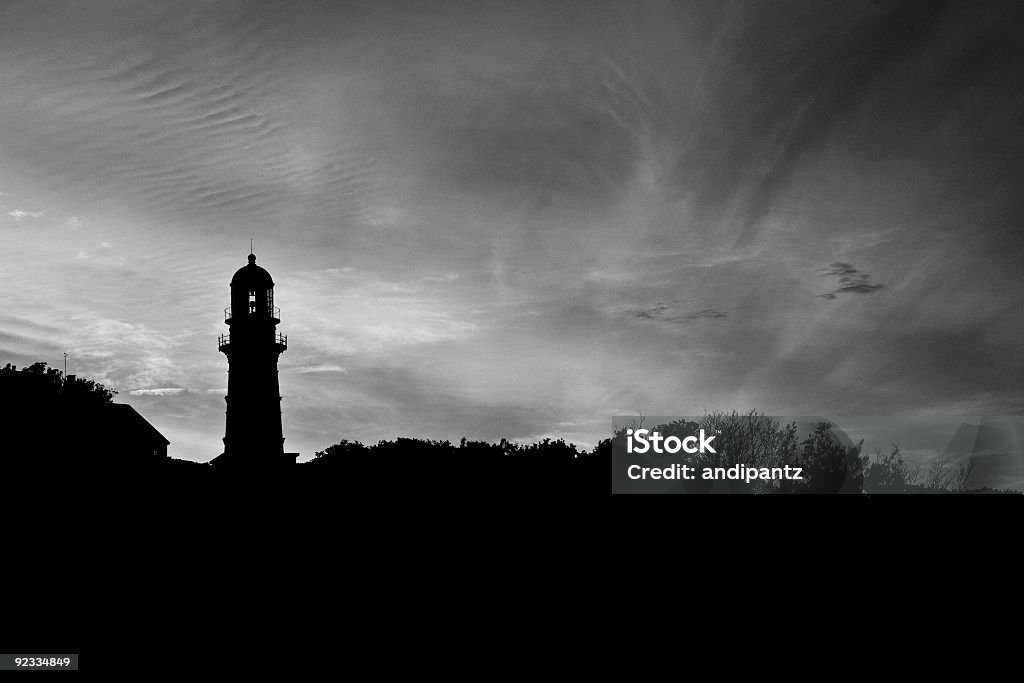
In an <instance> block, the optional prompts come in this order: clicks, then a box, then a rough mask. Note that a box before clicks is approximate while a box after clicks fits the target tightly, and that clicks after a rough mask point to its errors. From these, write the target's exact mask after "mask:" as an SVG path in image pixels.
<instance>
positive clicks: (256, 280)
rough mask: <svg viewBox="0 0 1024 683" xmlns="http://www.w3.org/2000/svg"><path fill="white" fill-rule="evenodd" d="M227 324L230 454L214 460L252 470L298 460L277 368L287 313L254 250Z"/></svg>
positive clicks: (221, 342) (235, 286)
mask: <svg viewBox="0 0 1024 683" xmlns="http://www.w3.org/2000/svg"><path fill="white" fill-rule="evenodd" d="M224 322H225V323H226V324H227V325H228V327H229V328H230V330H229V333H228V334H222V335H221V336H220V338H219V339H218V348H219V349H220V351H221V353H223V354H224V355H225V356H227V359H228V393H227V396H225V397H224V400H225V401H226V402H227V409H226V413H227V419H226V426H225V431H224V453H223V454H221V455H220V456H218V457H216V458H214V459H213V461H212V464H213V465H214V467H218V468H225V467H232V468H236V467H243V468H246V469H251V468H255V467H265V466H275V465H280V464H287V463H294V462H295V458H296V457H297V456H298V454H297V453H285V452H284V435H283V433H282V428H281V389H280V385H279V382H278V370H277V360H278V357H279V356H280V355H281V354H282V353H283V352H284V351H285V350H286V349H287V348H288V338H287V337H286V336H285V335H283V334H281V333H280V332H278V331H277V325H278V324H279V323H280V322H281V311H280V309H279V308H277V307H276V306H274V280H273V279H272V278H271V277H270V273H268V272H267V271H266V270H264V269H263V268H261V267H260V266H257V265H256V256H255V255H253V254H249V264H248V265H246V266H243V267H242V268H239V269H238V271H237V272H236V273H235V276H234V277H233V278H231V306H229V307H228V308H226V309H224Z"/></svg>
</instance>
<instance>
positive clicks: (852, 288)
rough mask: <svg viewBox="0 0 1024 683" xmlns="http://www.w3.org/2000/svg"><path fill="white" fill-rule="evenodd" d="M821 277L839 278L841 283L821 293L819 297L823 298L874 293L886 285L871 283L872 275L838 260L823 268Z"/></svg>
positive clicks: (838, 280)
mask: <svg viewBox="0 0 1024 683" xmlns="http://www.w3.org/2000/svg"><path fill="white" fill-rule="evenodd" d="M820 277H834V278H837V282H838V285H839V286H838V287H837V288H836V289H834V290H832V291H831V292H825V293H824V294H819V295H818V298H821V299H835V298H836V297H837V296H838V295H840V294H874V293H875V292H877V291H878V290H880V289H882V287H883V286H884V285H879V284H873V283H871V281H870V280H871V276H870V275H868V274H867V273H863V272H861V271H859V270H857V269H856V268H854V267H853V266H852V265H851V264H849V263H846V262H844V261H836V262H835V263H833V264H831V265H830V266H829V267H828V268H825V269H823V272H822V273H821V274H820Z"/></svg>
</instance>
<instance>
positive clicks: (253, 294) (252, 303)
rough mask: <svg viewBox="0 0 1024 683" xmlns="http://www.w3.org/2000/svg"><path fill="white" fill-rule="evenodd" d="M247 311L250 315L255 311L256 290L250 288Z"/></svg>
mask: <svg viewBox="0 0 1024 683" xmlns="http://www.w3.org/2000/svg"><path fill="white" fill-rule="evenodd" d="M249 313H250V315H251V314H254V313H256V290H255V289H250V290H249Z"/></svg>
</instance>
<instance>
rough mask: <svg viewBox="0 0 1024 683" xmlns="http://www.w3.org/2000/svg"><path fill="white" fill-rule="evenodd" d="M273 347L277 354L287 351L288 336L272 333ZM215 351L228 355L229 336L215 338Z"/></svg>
mask: <svg viewBox="0 0 1024 683" xmlns="http://www.w3.org/2000/svg"><path fill="white" fill-rule="evenodd" d="M274 347H275V348H276V350H277V352H278V353H280V352H282V351H287V350H288V335H286V334H281V333H280V332H275V333H274ZM217 350H218V351H220V352H222V353H228V352H230V351H231V335H230V334H222V335H220V336H219V337H217Z"/></svg>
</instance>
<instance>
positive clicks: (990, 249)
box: [0, 0, 1024, 462]
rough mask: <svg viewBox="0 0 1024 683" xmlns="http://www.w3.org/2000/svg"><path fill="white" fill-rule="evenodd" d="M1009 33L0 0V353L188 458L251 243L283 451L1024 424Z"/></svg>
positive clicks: (883, 14) (792, 11)
mask: <svg viewBox="0 0 1024 683" xmlns="http://www.w3.org/2000/svg"><path fill="white" fill-rule="evenodd" d="M1022 34H1024V6H1020V5H1019V3H1012V2H992V3H985V4H984V5H983V6H979V5H976V4H970V3H956V2H951V3H945V4H941V3H938V4H928V5H922V4H920V3H916V2H909V1H908V2H894V3H886V4H882V5H880V4H879V3H875V2H871V1H870V0H865V1H864V2H828V3H813V4H808V3H786V2H783V3H773V4H772V5H770V6H766V5H763V4H760V3H743V2H736V3H729V4H725V3H717V2H688V3H657V2H652V3H644V4H642V5H627V4H625V3H572V2H568V3H564V4H563V3H560V4H558V5H557V6H551V5H550V4H545V3H540V2H536V3H531V2H527V3H497V2H495V3H484V4H483V5H475V4H468V3H461V2H440V3H436V4H431V5H429V6H402V7H396V6H384V5H382V4H379V3H351V4H346V5H345V6H344V7H339V6H336V5H333V4H330V3H308V4H307V3H303V4H302V5H301V6H300V7H288V6H284V5H281V4H278V3H271V2H255V3H252V2H250V3H236V2H218V3H215V4H209V3H182V4H175V5H174V6H173V7H168V6H165V5H164V4H161V3H158V2H133V3H129V4H127V5H125V4H121V3H116V4H115V3H91V4H89V5H80V4H70V3H60V2H39V1H33V2H11V3H4V5H3V6H2V7H0V89H2V92H3V93H4V98H3V100H2V101H0V130H2V131H4V136H3V138H2V140H3V142H2V144H0V208H2V209H3V210H2V211H0V235H2V239H3V245H4V246H3V251H2V252H0V297H2V298H0V303H2V308H0V364H3V363H8V362H9V363H14V364H16V365H18V366H19V367H21V366H25V365H30V364H32V363H34V362H36V361H44V362H47V363H48V365H49V366H50V367H54V368H58V369H62V368H63V360H64V359H63V353H64V352H68V353H69V354H70V355H69V357H68V366H67V367H68V373H69V374H73V375H77V376H80V377H86V378H89V379H94V380H96V381H98V382H101V383H103V384H104V385H105V386H107V387H109V388H111V389H114V390H116V391H117V392H118V395H117V397H116V400H117V401H119V402H124V403H128V404H130V405H132V406H133V407H135V408H136V409H137V410H138V411H139V412H140V413H141V414H142V415H143V416H144V417H145V418H146V419H147V420H149V421H150V422H151V423H152V424H153V425H154V426H155V427H156V428H157V429H158V430H159V431H161V432H162V433H163V434H164V435H165V436H166V437H167V438H168V439H170V441H171V446H170V449H169V453H170V455H171V456H172V457H175V458H180V459H187V460H195V461H198V462H206V461H208V460H210V459H212V458H213V457H215V456H216V455H218V454H219V453H220V452H222V451H223V444H222V441H221V438H222V437H223V436H224V426H225V425H224V409H225V408H224V400H223V396H224V392H225V390H226V376H227V375H226V373H227V362H226V361H225V359H224V357H223V355H222V354H220V353H219V352H218V350H217V344H216V339H217V336H218V335H219V334H222V333H226V332H227V331H228V328H227V326H225V325H224V321H223V309H224V308H225V307H226V306H228V305H229V303H230V302H229V300H228V299H229V290H228V282H229V280H230V278H231V276H232V274H233V273H234V272H235V271H236V270H237V269H238V268H240V267H241V266H243V265H245V262H246V256H247V255H248V253H249V249H250V242H249V240H250V239H253V240H254V244H253V253H255V254H256V256H257V259H258V263H259V265H261V266H262V267H264V268H266V269H267V270H268V271H269V272H270V274H271V276H272V277H273V278H274V280H275V283H276V286H275V290H274V294H275V305H276V306H279V307H280V308H281V323H280V325H279V326H278V331H279V332H281V333H283V334H286V335H288V342H289V344H288V350H287V351H286V352H285V353H284V354H282V356H281V359H280V363H279V370H280V383H281V392H282V395H283V397H284V399H283V402H282V405H283V428H284V436H285V438H286V441H285V450H287V451H289V452H296V451H297V452H300V453H301V458H300V460H301V461H306V460H308V459H310V458H311V457H312V456H313V453H314V452H316V451H320V450H324V449H325V448H327V447H328V446H330V445H332V444H335V443H338V442H339V441H341V440H342V439H348V440H350V441H361V442H363V443H375V442H376V441H377V440H379V439H394V438H398V437H404V436H405V437H413V438H423V439H438V440H446V439H447V440H450V441H452V442H454V443H458V441H459V439H461V438H462V437H466V438H468V439H470V440H482V441H488V442H498V441H499V440H501V439H502V438H505V439H508V440H509V441H515V442H520V443H523V442H526V443H528V442H534V441H538V440H541V439H543V438H545V437H549V438H552V439H558V438H563V439H565V440H566V441H568V442H571V443H574V444H578V445H585V446H587V445H589V446H593V445H594V444H596V443H597V442H598V441H599V440H600V439H601V438H605V437H606V436H607V435H608V432H609V430H610V427H611V423H612V420H613V418H614V417H615V416H620V415H632V414H636V413H638V412H639V413H643V414H647V415H697V414H701V413H703V412H706V411H708V410H715V409H724V410H737V411H740V412H744V411H746V410H749V409H756V410H760V411H762V412H764V413H766V414H769V415H825V416H827V415H836V416H843V415H847V416H852V415H872V416H891V417H892V418H894V419H895V418H900V419H903V420H905V421H906V423H907V424H908V425H927V424H932V423H933V422H934V423H941V422H942V421H943V420H953V419H957V416H960V415H970V416H998V415H1024V392H1022V390H1021V386H1020V381H1019V378H1020V377H1021V376H1024V357H1022V355H1021V353H1020V351H1019V346H1020V339H1021V338H1024V334H1022V333H1024V305H1022V303H1024V301H1022V295H1021V291H1022V290H1021V287H1020V283H1021V281H1022V280H1024V262H1022V260H1021V259H1020V254H1021V253H1022V252H1024V231H1021V230H1020V224H1021V218H1022V217H1024V197H1021V195H1020V193H1019V192H1017V189H1016V188H1017V187H1018V186H1019V184H1020V182H1021V181H1022V180H1024V178H1022V177H1021V175H1022V173H1024V170H1022V169H1021V168H1020V164H1019V163H1018V159H1019V157H1020V154H1021V152H1022V150H1024V128H1022V127H1021V125H1020V124H1019V121H1020V120H1021V119H1022V118H1024V116H1022V115H1024V96H1022V95H1021V94H1020V93H1022V92H1024V89H1022V88H1021V86H1022V85H1024V35H1022ZM929 421H932V422H929ZM914 429H917V427H914ZM923 429H924V428H923V427H922V428H921V430H923ZM942 429H945V427H943V428H942ZM943 433H944V432H943ZM854 436H856V435H854ZM896 436H899V435H896ZM857 438H859V437H857ZM878 438H879V439H881V438H882V437H881V436H879V437H878ZM922 438H923V437H922Z"/></svg>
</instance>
